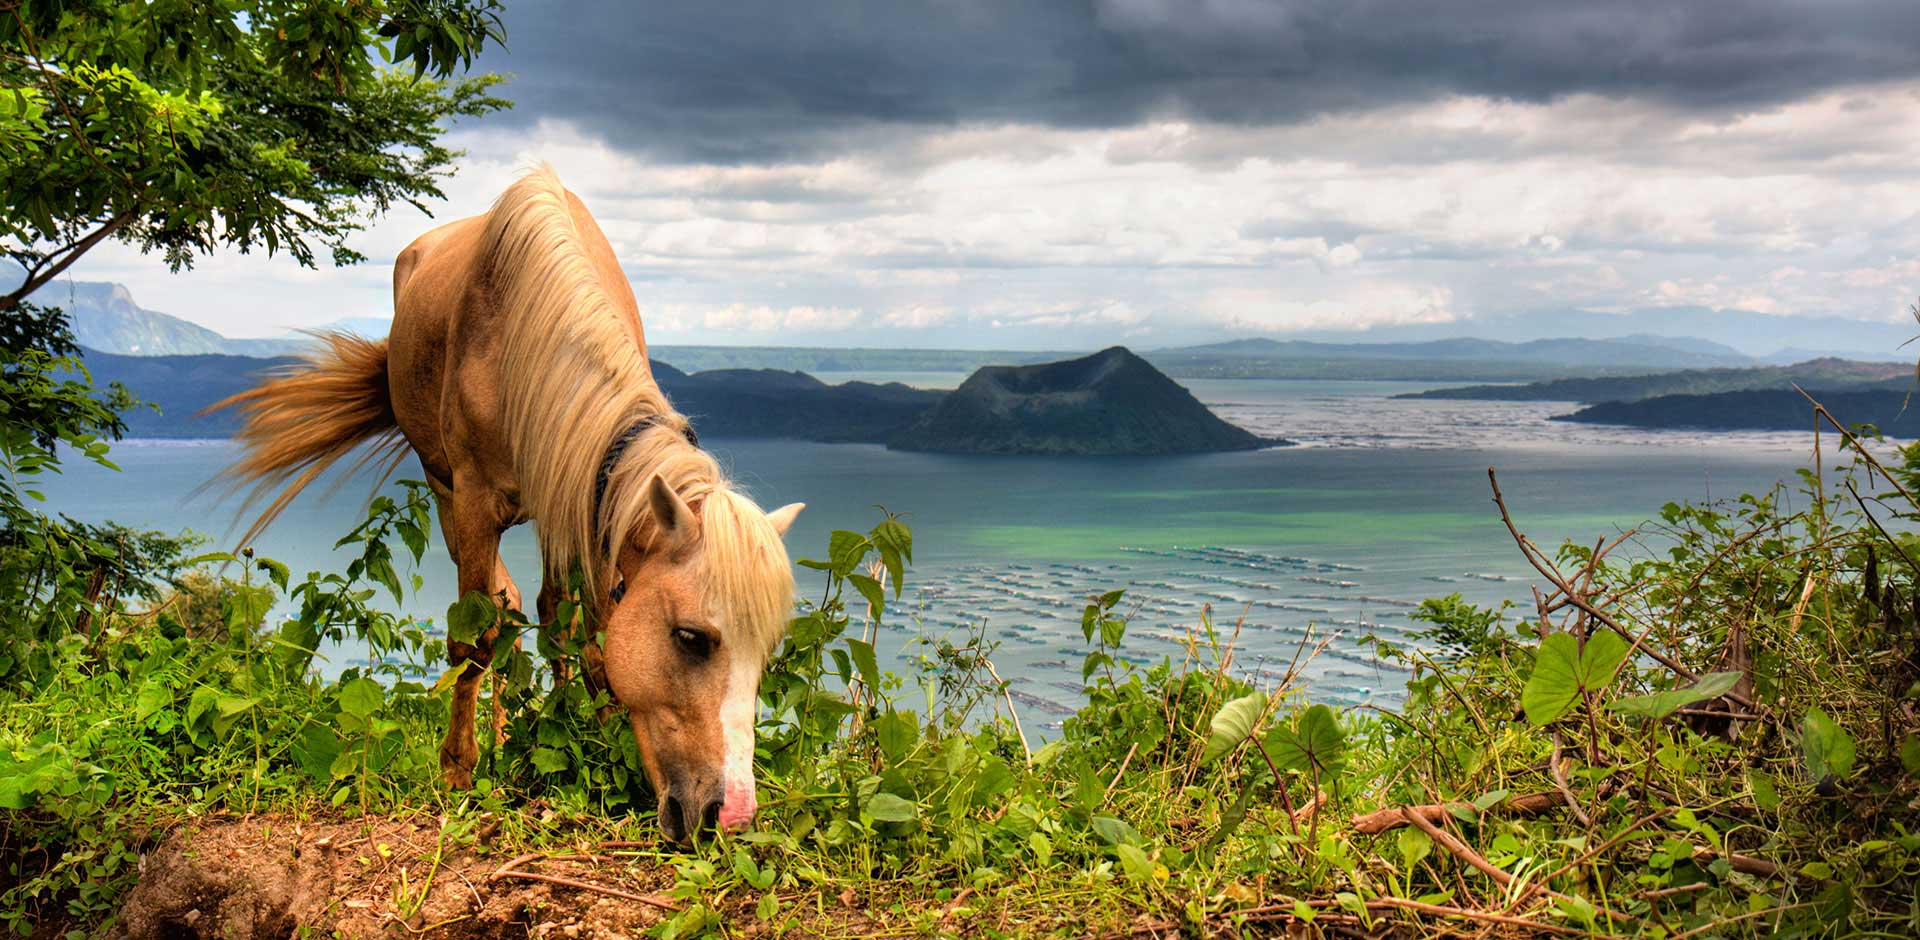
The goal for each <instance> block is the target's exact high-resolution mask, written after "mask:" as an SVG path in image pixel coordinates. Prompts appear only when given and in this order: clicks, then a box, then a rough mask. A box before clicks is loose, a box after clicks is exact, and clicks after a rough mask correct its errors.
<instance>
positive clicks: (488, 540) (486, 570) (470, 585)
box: [439, 494, 517, 789]
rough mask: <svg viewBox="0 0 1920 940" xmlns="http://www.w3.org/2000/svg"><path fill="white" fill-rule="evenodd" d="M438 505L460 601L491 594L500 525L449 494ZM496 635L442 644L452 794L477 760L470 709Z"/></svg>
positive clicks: (469, 778)
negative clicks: (448, 685)
mask: <svg viewBox="0 0 1920 940" xmlns="http://www.w3.org/2000/svg"><path fill="white" fill-rule="evenodd" d="M439 502H440V527H441V529H442V531H443V532H445V534H446V537H447V550H448V552H449V554H451V555H452V556H453V563H454V566H455V567H456V568H457V569H459V572H460V581H459V585H460V596H461V597H465V596H467V592H469V591H481V592H486V593H489V594H491V593H492V592H493V591H494V590H495V589H496V587H497V585H496V584H495V580H496V579H495V574H496V572H497V571H499V570H504V569H502V568H501V565H500V532H501V527H500V524H499V523H498V522H497V521H495V520H494V519H493V518H492V517H491V514H488V513H480V512H475V511H472V509H473V507H470V506H469V505H467V504H463V503H462V501H461V500H458V499H455V498H452V497H451V494H449V495H447V496H443V497H442V498H441V499H440V501H439ZM516 593H517V592H516ZM499 635H500V628H499V625H498V624H497V623H496V624H494V625H492V626H489V627H488V628H487V629H486V630H484V631H482V632H481V634H480V635H479V636H477V637H475V638H474V639H475V641H476V642H474V643H463V642H457V641H452V640H449V641H448V643H447V661H448V665H449V667H450V668H452V669H454V670H457V671H458V672H459V678H457V679H455V680H454V683H453V702H452V708H451V713H450V715H449V716H448V719H447V737H446V740H444V741H442V742H441V744H440V773H441V775H442V776H443V777H444V778H445V779H446V781H447V785H448V786H450V787H454V788H456V789H465V788H467V787H470V786H472V785H473V767H474V765H475V764H477V763H479V761H480V745H479V743H478V742H477V741H476V740H475V739H474V727H473V719H474V709H475V708H476V706H478V704H479V701H480V676H481V674H483V673H485V672H486V671H487V667H488V666H489V665H490V664H491V663H492V662H493V643H494V640H496V639H497V638H498V637H499Z"/></svg>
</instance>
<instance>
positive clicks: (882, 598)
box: [847, 574, 887, 621]
mask: <svg viewBox="0 0 1920 940" xmlns="http://www.w3.org/2000/svg"><path fill="white" fill-rule="evenodd" d="M847 583H848V584H851V585H853V588H854V590H856V591H859V592H860V596H861V597H864V598H866V599H867V616H869V617H872V618H873V619H874V620H876V621H877V620H879V619H880V614H881V612H882V611H884V610H886V609H887V593H886V591H885V590H883V589H882V588H881V587H880V582H878V581H875V580H874V579H872V578H869V577H867V576H866V575H864V574H850V575H847Z"/></svg>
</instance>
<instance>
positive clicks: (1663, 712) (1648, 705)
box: [1608, 672, 1740, 721]
mask: <svg viewBox="0 0 1920 940" xmlns="http://www.w3.org/2000/svg"><path fill="white" fill-rule="evenodd" d="M1739 681H1740V673H1737V672H1710V673H1707V674H1706V675H1704V676H1701V677H1700V679H1699V681H1697V682H1695V683H1694V684H1693V685H1691V686H1688V687H1687V688H1684V689H1668V690H1666V691H1664V692H1655V693H1653V694H1652V695H1640V696H1635V697H1633V698H1623V699H1619V700H1618V701H1615V702H1614V703H1613V704H1611V705H1609V706H1608V707H1609V708H1611V709H1613V710H1614V711H1617V712H1619V713H1620V714H1622V715H1638V716H1639V717H1641V718H1647V719H1651V720H1653V721H1659V720H1660V719H1662V718H1665V717H1667V716H1668V715H1671V714H1673V713H1674V711H1676V710H1678V709H1681V708H1685V707H1687V706H1688V705H1692V704H1695V703H1697V702H1704V701H1706V700H1708V699H1714V698H1719V697H1720V696H1722V695H1725V694H1727V692H1728V691H1729V690H1731V689H1732V688H1733V687H1734V685H1735V684H1737V683H1738V682H1739Z"/></svg>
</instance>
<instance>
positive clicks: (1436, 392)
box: [1395, 359, 1914, 402]
mask: <svg viewBox="0 0 1920 940" xmlns="http://www.w3.org/2000/svg"><path fill="white" fill-rule="evenodd" d="M1913 374H1914V373H1913V367H1912V366H1909V365H1906V364H1903V363H1898V362H1859V361H1854V360H1849V359H1811V360H1808V361H1806V362H1800V363H1795V364H1793V365H1789V366H1755V367H1750V368H1739V369H1688V370H1685V371H1680V372H1661V373H1656V374H1652V375H1645V374H1643V375H1626V376H1606V377H1594V378H1566V379H1554V380H1551V381H1545V382H1530V383H1527V384H1524V385H1468V386H1462V387H1457V388H1436V389H1431V390H1429V391H1424V392H1408V393H1406V394H1403V395H1397V396H1395V397H1396V398H1442V399H1467V400H1476V401H1576V402H1620V401H1640V400H1642V399H1647V398H1654V397H1658V396H1663V395H1708V394H1713V393H1717V392H1733V391H1748V390H1756V389H1772V390H1788V391H1791V390H1792V387H1793V386H1794V385H1799V386H1800V387H1802V388H1809V389H1821V390H1835V391H1838V390H1865V389H1874V388H1879V389H1888V390H1898V389H1904V388H1906V387H1907V385H1908V384H1910V383H1911V382H1912V381H1913Z"/></svg>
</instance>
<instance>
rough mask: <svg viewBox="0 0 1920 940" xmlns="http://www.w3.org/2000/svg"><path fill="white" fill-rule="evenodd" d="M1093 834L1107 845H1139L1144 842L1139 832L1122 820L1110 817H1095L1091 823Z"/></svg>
mask: <svg viewBox="0 0 1920 940" xmlns="http://www.w3.org/2000/svg"><path fill="white" fill-rule="evenodd" d="M1091 825H1092V826H1093V834H1094V835H1097V836H1099V837H1100V840H1101V841H1102V842H1105V843H1106V844H1108V845H1139V844H1141V843H1142V842H1144V841H1145V840H1144V839H1141V838H1140V832H1139V831H1138V830H1136V829H1134V828H1133V827H1132V826H1130V825H1128V824H1127V821H1126V820H1124V819H1115V818H1114V817H1112V816H1095V817H1093V821H1092V823H1091Z"/></svg>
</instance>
